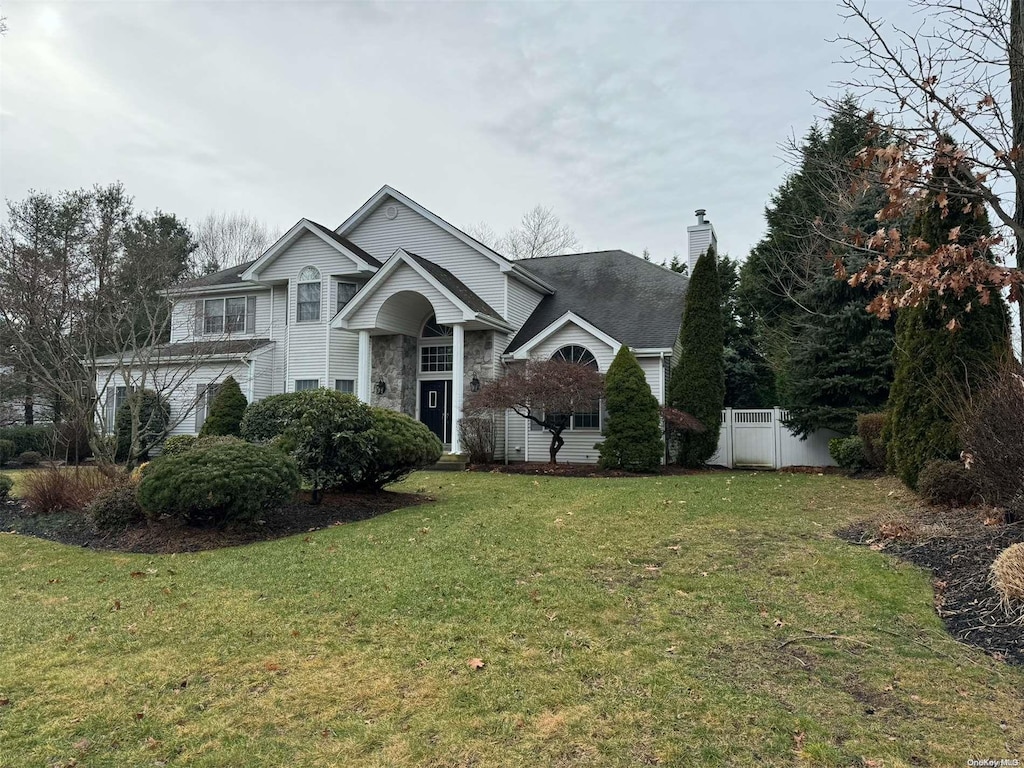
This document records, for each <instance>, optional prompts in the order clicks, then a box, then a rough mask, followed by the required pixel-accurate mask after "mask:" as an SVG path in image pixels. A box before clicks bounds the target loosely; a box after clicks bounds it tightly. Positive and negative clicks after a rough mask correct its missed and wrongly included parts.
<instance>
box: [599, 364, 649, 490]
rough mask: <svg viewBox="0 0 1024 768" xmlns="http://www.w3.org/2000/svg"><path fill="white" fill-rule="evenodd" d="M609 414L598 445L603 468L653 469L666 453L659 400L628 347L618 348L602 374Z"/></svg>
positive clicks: (631, 470) (646, 470) (632, 470)
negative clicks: (605, 371) (603, 375)
mask: <svg viewBox="0 0 1024 768" xmlns="http://www.w3.org/2000/svg"><path fill="white" fill-rule="evenodd" d="M605 392H606V395H605V399H606V400H605V402H606V404H607V411H608V418H607V421H606V423H605V428H604V432H603V435H604V442H603V443H601V445H600V446H599V449H598V450H599V452H600V455H601V459H600V465H601V466H602V467H603V468H605V469H625V470H628V471H630V472H655V471H657V469H658V468H659V467H660V466H661V459H662V457H663V456H664V455H665V443H664V442H663V441H662V439H661V416H660V414H659V412H658V401H657V399H656V398H655V397H654V395H653V394H651V388H650V387H649V386H648V385H647V378H646V377H645V376H644V372H643V369H642V368H641V367H640V363H638V362H637V360H636V357H635V356H634V355H633V353H632V352H630V350H629V348H628V347H626V346H623V347H621V348H620V349H619V352H618V354H617V355H615V360H613V361H612V364H611V365H610V366H609V367H608V373H607V374H606V375H605Z"/></svg>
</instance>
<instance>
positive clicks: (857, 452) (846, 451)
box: [828, 435, 868, 472]
mask: <svg viewBox="0 0 1024 768" xmlns="http://www.w3.org/2000/svg"><path fill="white" fill-rule="evenodd" d="M828 453H829V455H830V456H831V457H832V458H833V459H835V462H836V464H838V465H839V466H840V467H841V468H842V469H845V470H848V471H850V472H860V471H861V470H862V469H864V468H865V467H866V466H867V465H868V461H867V459H866V458H865V456H864V441H863V440H861V439H860V438H859V437H857V435H854V436H853V437H834V438H832V439H831V440H829V441H828Z"/></svg>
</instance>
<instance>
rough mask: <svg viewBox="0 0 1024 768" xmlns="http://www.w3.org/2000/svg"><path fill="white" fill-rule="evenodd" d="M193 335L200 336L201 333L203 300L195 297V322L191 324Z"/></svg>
mask: <svg viewBox="0 0 1024 768" xmlns="http://www.w3.org/2000/svg"><path fill="white" fill-rule="evenodd" d="M193 329H194V330H193V333H192V335H193V336H201V335H202V334H203V300H202V299H196V316H195V324H194V326H193Z"/></svg>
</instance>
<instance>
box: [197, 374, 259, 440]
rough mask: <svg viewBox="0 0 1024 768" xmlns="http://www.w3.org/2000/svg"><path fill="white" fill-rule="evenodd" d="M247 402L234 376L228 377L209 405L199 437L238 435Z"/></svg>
mask: <svg viewBox="0 0 1024 768" xmlns="http://www.w3.org/2000/svg"><path fill="white" fill-rule="evenodd" d="M248 404H249V401H248V400H246V399H245V395H243V394H242V388H241V387H239V386H238V382H237V381H235V377H234V376H228V377H227V378H226V379H224V381H223V382H222V383H221V385H220V388H219V389H218V390H217V396H216V397H215V398H213V402H212V403H211V404H210V413H209V414H207V416H206V421H204V422H203V428H202V429H201V430H200V431H199V434H200V436H202V437H206V436H208V435H236V436H237V435H240V434H241V426H242V416H243V415H244V414H245V408H246V406H247V405H248Z"/></svg>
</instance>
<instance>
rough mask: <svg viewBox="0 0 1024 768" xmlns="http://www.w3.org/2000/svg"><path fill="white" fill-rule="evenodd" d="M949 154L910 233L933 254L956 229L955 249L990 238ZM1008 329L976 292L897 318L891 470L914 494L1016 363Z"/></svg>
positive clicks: (993, 300)
mask: <svg viewBox="0 0 1024 768" xmlns="http://www.w3.org/2000/svg"><path fill="white" fill-rule="evenodd" d="M950 143H952V142H950ZM951 154H952V153H951V152H946V153H940V154H939V155H937V156H936V160H935V166H934V168H935V170H934V176H933V180H932V181H933V187H934V189H933V191H932V192H930V193H929V195H928V197H927V198H926V200H925V203H924V206H923V207H922V209H921V211H920V212H919V214H918V217H917V219H916V220H915V222H914V226H913V227H912V229H911V231H910V236H911V239H914V238H920V239H921V240H922V241H924V242H925V243H927V244H928V245H929V246H930V247H931V248H935V247H937V246H939V245H941V244H944V243H948V242H950V232H951V231H953V230H954V229H957V231H958V233H959V234H958V239H957V242H959V243H961V244H962V245H965V246H969V245H971V244H972V243H975V242H977V240H978V238H979V237H981V236H984V235H988V234H991V225H990V223H989V220H988V216H987V214H986V213H985V211H984V209H983V208H981V207H980V206H976V205H974V204H973V203H972V201H970V200H969V199H968V198H966V197H965V196H964V195H962V194H958V192H957V190H958V189H961V188H962V187H963V186H969V185H970V180H969V179H963V178H955V177H954V175H953V173H951V172H950V170H949V164H950V161H947V159H946V158H947V157H949V156H950V155H951ZM943 199H944V200H945V203H946V205H945V207H943V205H942V203H941V201H942V200H943ZM951 323H952V324H953V325H954V326H957V327H956V329H955V330H951V328H950V324H951ZM1009 329H1010V317H1009V312H1008V311H1007V308H1006V303H1005V301H1004V300H1003V297H1002V296H1001V295H999V294H993V295H992V296H991V297H990V300H989V302H988V303H987V304H983V303H982V302H981V301H980V297H979V296H978V295H977V294H975V293H973V292H971V293H967V294H965V295H964V297H963V298H962V299H955V298H952V297H933V298H931V299H929V300H928V301H927V302H925V303H923V304H920V305H918V306H916V307H912V308H907V309H903V310H901V311H900V312H899V316H898V317H897V319H896V349H895V351H894V353H893V357H894V362H895V379H894V381H893V384H892V389H891V391H890V393H889V404H888V410H889V418H888V422H887V427H886V440H887V449H888V460H889V465H890V469H891V470H892V471H893V472H894V473H895V474H897V475H898V476H899V477H900V479H901V480H903V482H904V483H906V484H907V485H908V486H909V487H911V488H916V487H917V478H918V474H919V473H920V471H921V469H922V467H923V466H924V465H925V463H926V462H928V461H929V460H931V459H944V458H948V459H954V458H957V457H958V456H959V453H960V444H959V441H958V439H957V435H956V430H955V428H954V423H953V422H954V417H955V414H956V413H957V411H958V410H959V409H960V408H961V406H962V404H963V403H964V402H965V400H966V398H967V397H969V396H970V394H971V393H972V392H976V391H977V390H978V389H979V388H980V387H981V386H982V385H983V384H984V382H985V381H986V380H987V379H988V377H989V376H991V374H992V373H993V372H994V371H995V370H996V369H997V368H998V367H999V365H1000V364H1002V363H1004V362H1005V361H1006V360H1007V359H1009V357H1010V356H1011V354H1012V353H1011V351H1010V330H1009Z"/></svg>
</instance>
